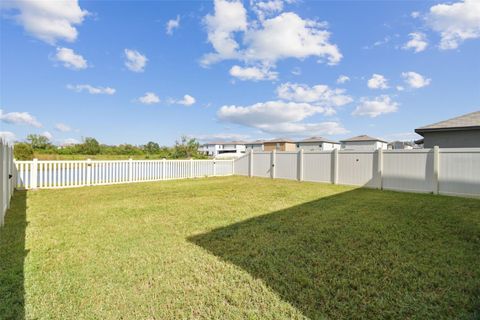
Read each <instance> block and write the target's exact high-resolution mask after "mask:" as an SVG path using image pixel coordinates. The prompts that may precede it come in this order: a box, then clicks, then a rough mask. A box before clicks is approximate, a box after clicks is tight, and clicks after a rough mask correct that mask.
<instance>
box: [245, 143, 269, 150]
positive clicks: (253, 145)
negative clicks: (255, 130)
mask: <svg viewBox="0 0 480 320" xmlns="http://www.w3.org/2000/svg"><path fill="white" fill-rule="evenodd" d="M264 141H265V140H255V141H252V142H247V144H246V145H245V148H246V151H247V152H250V151H252V150H253V151H254V152H255V151H263V142H264Z"/></svg>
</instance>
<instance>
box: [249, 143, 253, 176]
mask: <svg viewBox="0 0 480 320" xmlns="http://www.w3.org/2000/svg"><path fill="white" fill-rule="evenodd" d="M248 162H249V165H248V176H249V177H250V178H251V177H253V149H252V150H250V155H249V158H248Z"/></svg>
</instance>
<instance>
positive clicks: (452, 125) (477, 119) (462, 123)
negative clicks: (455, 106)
mask: <svg viewBox="0 0 480 320" xmlns="http://www.w3.org/2000/svg"><path fill="white" fill-rule="evenodd" d="M466 129H480V111H475V112H471V113H467V114H464V115H461V116H458V117H455V118H452V119H448V120H444V121H440V122H437V123H433V124H429V125H427V126H423V127H420V128H417V129H415V132H416V133H420V134H421V133H423V132H430V131H448V130H466Z"/></svg>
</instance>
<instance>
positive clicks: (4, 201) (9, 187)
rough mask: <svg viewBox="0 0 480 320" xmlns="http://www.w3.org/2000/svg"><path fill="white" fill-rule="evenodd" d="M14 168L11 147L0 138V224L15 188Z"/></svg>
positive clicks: (2, 221) (3, 219)
mask: <svg viewBox="0 0 480 320" xmlns="http://www.w3.org/2000/svg"><path fill="white" fill-rule="evenodd" d="M14 168H15V167H14V163H13V147H12V146H11V145H9V144H7V143H5V142H3V141H2V140H1V139H0V189H1V191H0V226H2V225H3V223H4V221H5V213H6V212H7V209H8V208H9V207H10V199H11V197H12V195H13V190H14V189H15V179H14V172H15V170H14Z"/></svg>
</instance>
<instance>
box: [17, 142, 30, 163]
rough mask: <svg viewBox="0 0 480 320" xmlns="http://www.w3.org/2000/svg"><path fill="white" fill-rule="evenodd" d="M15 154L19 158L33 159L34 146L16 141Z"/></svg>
mask: <svg viewBox="0 0 480 320" xmlns="http://www.w3.org/2000/svg"><path fill="white" fill-rule="evenodd" d="M13 155H14V156H15V159H17V160H32V159H33V148H32V146H31V145H30V144H28V143H24V142H20V143H16V144H15V147H14V148H13Z"/></svg>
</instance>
